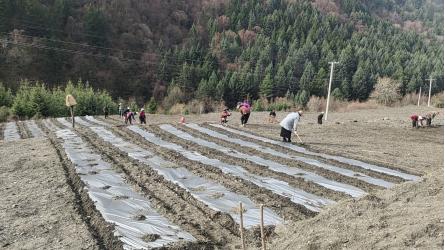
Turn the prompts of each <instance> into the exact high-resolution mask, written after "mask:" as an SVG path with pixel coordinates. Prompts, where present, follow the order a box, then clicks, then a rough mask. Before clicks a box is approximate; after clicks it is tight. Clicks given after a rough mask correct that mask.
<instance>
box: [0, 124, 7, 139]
mask: <svg viewBox="0 0 445 250" xmlns="http://www.w3.org/2000/svg"><path fill="white" fill-rule="evenodd" d="M5 125H6V123H0V140H3V131H4V130H5Z"/></svg>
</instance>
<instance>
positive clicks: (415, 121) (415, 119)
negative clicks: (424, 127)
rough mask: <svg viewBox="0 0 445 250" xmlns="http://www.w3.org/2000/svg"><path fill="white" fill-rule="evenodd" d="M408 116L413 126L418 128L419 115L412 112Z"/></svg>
mask: <svg viewBox="0 0 445 250" xmlns="http://www.w3.org/2000/svg"><path fill="white" fill-rule="evenodd" d="M409 118H411V122H412V124H413V128H418V127H419V116H418V115H416V114H413V115H411V116H410V117H409Z"/></svg>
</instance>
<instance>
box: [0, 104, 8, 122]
mask: <svg viewBox="0 0 445 250" xmlns="http://www.w3.org/2000/svg"><path fill="white" fill-rule="evenodd" d="M10 114H11V111H10V110H9V108H8V107H6V106H1V107H0V122H6V121H7V120H8V117H9V115H10Z"/></svg>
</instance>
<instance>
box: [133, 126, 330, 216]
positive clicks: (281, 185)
mask: <svg viewBox="0 0 445 250" xmlns="http://www.w3.org/2000/svg"><path fill="white" fill-rule="evenodd" d="M159 127H160V128H161V129H163V130H164V131H166V132H169V133H171V134H173V135H175V136H177V137H179V138H181V139H183V140H187V141H191V142H194V143H196V144H199V145H201V146H205V147H208V148H211V149H215V150H218V151H220V152H222V153H224V154H226V155H230V156H233V157H236V158H240V159H245V160H250V161H253V162H261V163H265V164H267V162H262V161H261V160H262V159H261V158H259V157H257V156H253V155H248V154H243V153H241V152H238V151H235V150H233V149H230V148H226V147H223V146H220V145H217V144H215V143H213V142H209V141H206V140H203V139H200V138H197V137H194V136H192V135H191V134H188V133H186V132H184V131H181V130H178V129H177V128H175V127H173V126H171V125H168V124H164V125H160V126H159ZM135 132H137V131H135ZM174 150H176V151H177V152H180V153H182V154H183V155H184V156H185V157H187V158H189V159H191V160H197V161H199V162H201V163H204V164H207V165H210V166H214V167H217V168H219V169H220V170H221V171H223V173H226V174H231V175H234V176H237V177H240V178H241V179H244V180H247V181H250V182H252V183H254V184H255V185H257V186H259V187H262V188H266V189H268V190H271V191H272V192H274V193H275V194H278V195H282V196H285V197H288V198H290V199H291V201H292V202H294V203H296V204H301V205H303V206H305V207H306V208H308V209H309V210H312V211H316V212H319V211H320V208H321V207H323V206H325V205H328V204H333V203H334V201H331V200H329V199H325V198H322V197H319V196H317V195H314V194H310V193H307V192H305V191H303V190H301V189H297V188H294V187H292V186H290V185H289V184H288V183H287V182H284V181H281V180H277V179H274V178H270V177H265V176H260V175H255V174H251V173H249V172H248V171H247V170H245V169H244V168H242V167H241V166H236V165H230V164H226V163H224V162H221V161H219V160H217V159H209V158H207V157H205V156H202V155H200V154H199V153H196V152H190V151H187V150H185V149H184V148H182V147H180V146H175V148H174ZM257 158H258V159H257Z"/></svg>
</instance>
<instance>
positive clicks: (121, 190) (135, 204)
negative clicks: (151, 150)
mask: <svg viewBox="0 0 445 250" xmlns="http://www.w3.org/2000/svg"><path fill="white" fill-rule="evenodd" d="M57 121H62V122H63V121H65V120H63V119H60V120H59V119H58V120H57ZM67 125H70V124H69V123H68V124H67ZM67 131H72V130H71V129H64V130H60V131H57V133H58V135H59V136H62V137H67V138H74V139H76V138H77V139H76V140H77V141H78V142H77V143H76V142H74V144H70V142H69V141H68V142H66V141H65V142H64V145H68V147H69V150H70V152H72V154H73V153H75V155H74V156H73V155H72V156H70V157H72V158H74V159H78V158H79V157H81V158H82V160H80V161H79V164H80V169H78V171H81V172H82V173H87V171H88V173H89V171H90V170H88V169H91V167H90V165H89V163H82V162H85V161H88V159H91V160H94V163H93V165H92V166H93V167H92V168H93V170H94V168H96V166H97V173H95V174H94V175H93V176H91V177H92V180H91V181H92V183H96V184H94V185H93V186H92V185H90V189H91V191H94V192H95V194H93V196H95V197H96V199H97V198H98V200H99V201H100V200H101V199H105V201H104V202H105V203H109V202H111V203H112V204H115V206H116V209H115V210H114V209H113V208H112V207H109V206H108V208H107V207H102V210H101V211H102V213H104V212H105V214H106V217H107V218H110V219H111V220H112V221H116V222H117V223H118V224H117V225H119V226H118V228H117V230H118V231H119V232H120V233H121V234H122V235H123V238H121V239H122V241H123V242H124V243H125V244H126V246H127V247H128V245H129V246H134V247H136V246H137V248H139V247H144V248H145V247H147V246H148V247H160V246H162V245H164V246H166V247H170V246H176V247H179V246H182V247H181V248H183V247H185V246H188V247H194V246H197V245H198V244H197V242H196V240H195V239H194V238H193V237H192V236H191V235H190V234H188V233H186V232H184V231H183V230H182V229H179V227H177V226H176V225H174V224H171V223H170V222H169V221H168V220H166V219H165V218H164V217H162V216H160V215H158V213H157V212H156V211H155V210H154V209H153V208H152V204H151V203H150V202H149V201H148V200H146V199H145V198H143V197H141V196H140V194H138V193H135V192H134V191H133V190H135V189H136V188H131V186H132V185H128V184H124V182H123V178H122V177H124V176H125V175H122V174H118V173H122V170H121V169H120V168H118V167H116V166H114V164H113V163H112V162H109V161H108V163H107V162H105V161H103V159H106V157H101V156H100V155H99V154H97V153H96V152H92V150H90V148H89V149H88V150H87V149H86V148H85V149H83V147H85V146H86V145H87V144H86V143H83V142H82V139H81V137H72V136H77V135H76V134H74V133H73V132H67ZM84 138H85V137H84ZM67 143H68V144H67ZM78 143H81V144H78ZM70 145H72V146H70ZM82 145H85V146H82ZM78 147H80V148H78ZM85 150H87V151H85ZM76 152H78V154H76ZM85 152H91V153H85ZM92 154H93V155H92ZM96 157H99V160H96V159H97V158H96ZM82 164H83V165H82ZM85 164H86V165H85ZM82 166H83V167H82ZM85 167H86V168H85ZM111 168H114V169H115V170H114V171H111ZM82 169H84V170H82ZM107 169H108V170H107ZM102 170H104V171H102ZM116 170H119V171H116ZM99 175H102V177H97V178H99V179H97V181H98V182H99V183H97V181H95V179H94V176H99ZM107 176H108V177H107ZM125 177H128V176H125ZM81 179H86V180H87V181H89V180H90V179H91V178H84V177H81ZM107 179H110V181H107ZM101 183H102V184H101ZM107 184H109V185H112V186H109V185H107ZM130 184H132V183H131V182H130ZM101 185H102V186H103V185H106V186H105V187H108V188H110V189H108V188H107V190H110V191H102V187H101ZM122 194H125V195H128V197H127V196H125V195H124V196H123V198H122V199H129V200H128V201H120V200H121V199H120V198H119V199H114V197H116V196H117V197H120V196H122ZM111 197H113V199H114V200H115V201H112V200H110V199H111ZM125 197H127V198H125ZM100 203H102V202H101V201H100ZM146 204H148V205H146ZM110 209H111V210H110ZM107 210H110V211H109V212H110V213H108V212H107ZM132 214H133V215H132ZM136 214H143V215H144V216H147V217H146V218H147V219H142V220H143V221H141V222H135V221H134V218H133V216H135V215H136ZM109 215H112V216H111V217H110V216H109ZM114 215H115V216H114ZM104 216H105V215H104ZM143 218H145V217H143ZM151 219H153V221H152V222H149V220H151ZM137 220H139V219H137ZM143 232H146V233H147V234H154V233H156V234H159V236H160V237H161V238H160V239H159V241H157V240H156V239H155V241H156V242H151V241H146V240H145V239H144V236H143V235H142V233H143ZM181 239H185V240H186V241H187V242H184V241H183V240H181ZM198 243H199V244H202V242H198Z"/></svg>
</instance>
